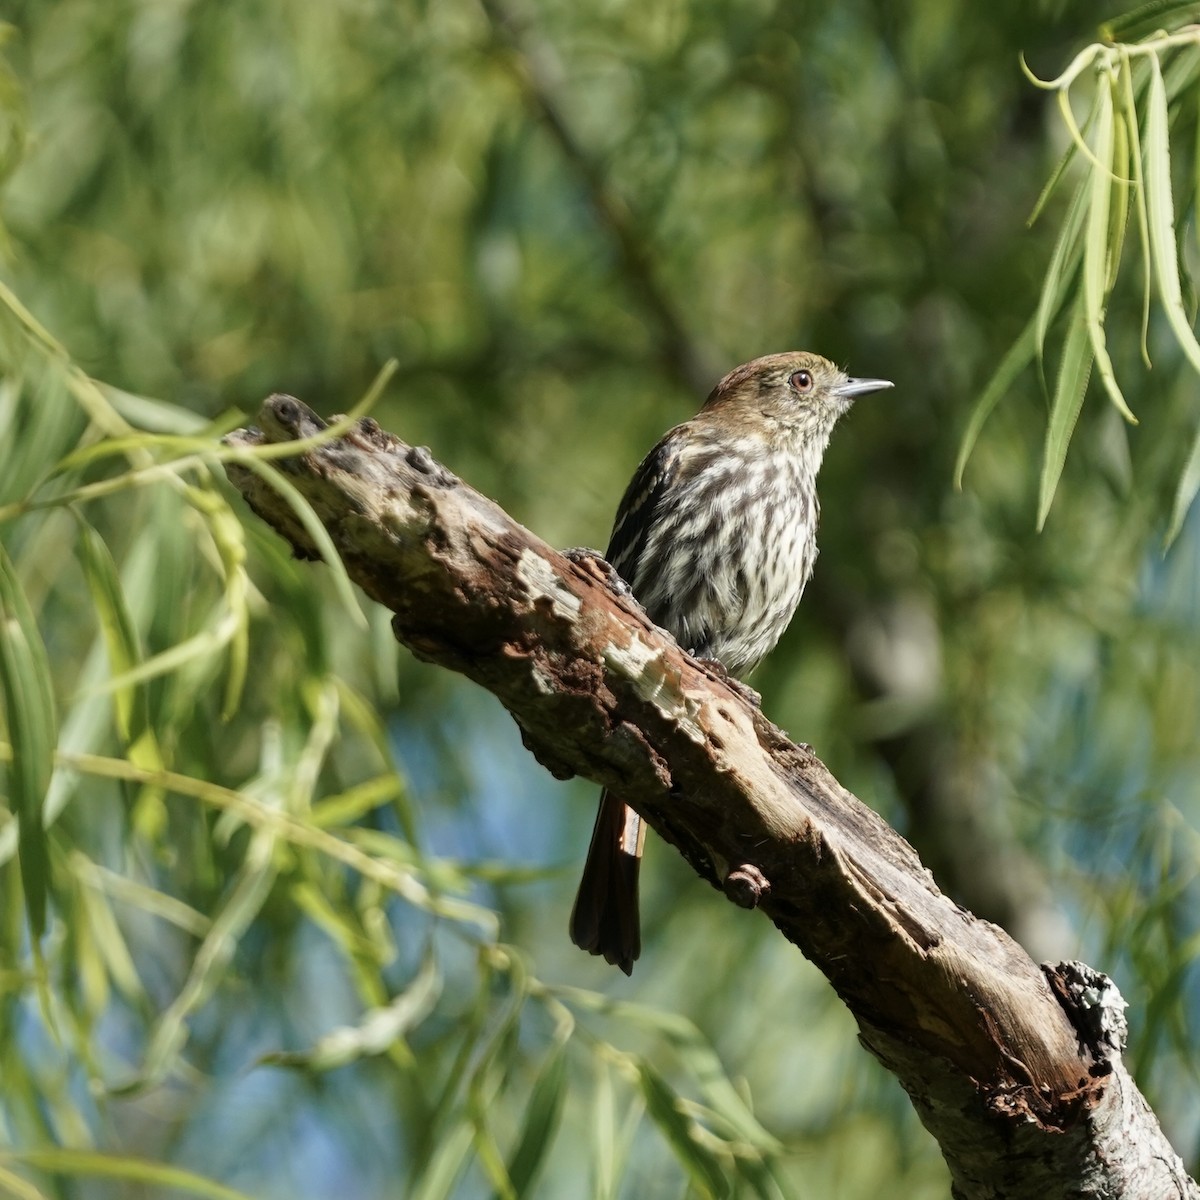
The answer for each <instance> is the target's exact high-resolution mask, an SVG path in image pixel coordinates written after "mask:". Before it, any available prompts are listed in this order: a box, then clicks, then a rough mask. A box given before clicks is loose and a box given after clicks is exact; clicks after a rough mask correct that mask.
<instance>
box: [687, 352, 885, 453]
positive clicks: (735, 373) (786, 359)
mask: <svg viewBox="0 0 1200 1200" xmlns="http://www.w3.org/2000/svg"><path fill="white" fill-rule="evenodd" d="M891 386H892V384H891V381H890V380H887V379H852V378H850V376H848V375H847V374H846V372H845V371H843V370H840V369H839V368H838V367H836V366H834V364H833V363H831V362H830V361H829V360H828V359H827V358H822V357H821V356H820V355H819V354H809V353H808V352H807V351H803V350H795V351H789V352H788V353H786V354H768V355H766V356H765V357H764V358H756V359H754V360H753V361H752V362H748V363H745V364H743V365H742V366H740V367H737V368H735V369H734V370H732V371H730V372H729V374H728V375H726V376H725V378H724V379H722V380H721V382H720V383H718V384H717V386H716V387H715V388H713V390H712V391H711V392H710V393H709V397H708V400H707V401H705V404H704V409H703V412H702V415H705V416H707V415H710V414H711V416H712V417H714V418H716V419H719V420H720V421H721V422H722V423H728V424H734V425H736V426H739V427H741V428H743V429H746V430H747V431H749V430H753V429H757V430H761V431H762V432H764V433H766V434H768V435H770V434H777V433H789V434H796V435H799V436H801V437H806V438H807V437H816V438H820V439H824V438H828V436H829V432H830V430H832V429H833V426H834V423H835V422H836V421H837V419H838V417H840V416H841V415H842V414H843V413H844V412H845V411H846V410H847V409H848V408H849V407H850V405H851V404H853V403H854V400H855V397H857V396H862V395H865V394H866V393H867V392H877V391H880V390H881V389H883V388H890V387H891Z"/></svg>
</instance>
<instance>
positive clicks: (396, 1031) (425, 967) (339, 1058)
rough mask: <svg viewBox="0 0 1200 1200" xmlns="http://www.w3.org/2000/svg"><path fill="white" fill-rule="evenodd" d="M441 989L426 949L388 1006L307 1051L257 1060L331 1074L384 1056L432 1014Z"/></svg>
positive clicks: (328, 1036)
mask: <svg viewBox="0 0 1200 1200" xmlns="http://www.w3.org/2000/svg"><path fill="white" fill-rule="evenodd" d="M441 990H442V975H441V972H440V971H439V970H438V966H437V959H436V957H435V956H434V954H433V952H432V950H429V951H427V952H426V955H425V959H424V961H423V962H422V964H421V969H420V970H419V971H418V972H417V974H416V976H415V977H414V979H413V981H412V982H411V983H410V984H409V985H408V987H406V988H405V989H404V990H403V991H402V992H400V993H399V994H398V995H397V996H396V998H395V999H394V1000H393V1001H392V1002H391V1003H390V1004H387V1005H384V1006H383V1007H381V1008H373V1009H371V1011H370V1012H368V1013H366V1014H365V1015H364V1016H363V1019H362V1020H361V1021H360V1022H359V1023H358V1024H357V1025H345V1026H342V1027H340V1028H338V1029H334V1030H332V1031H331V1032H329V1033H327V1034H325V1036H324V1037H322V1038H321V1039H320V1040H319V1041H318V1042H317V1044H316V1045H315V1046H314V1047H313V1048H312V1050H310V1051H301V1052H288V1051H281V1052H279V1053H276V1054H266V1055H264V1056H263V1057H262V1058H261V1059H260V1060H259V1061H260V1062H261V1063H263V1064H265V1065H273V1066H287V1067H302V1068H304V1069H306V1070H310V1071H332V1070H334V1069H336V1068H337V1067H344V1066H346V1064H347V1063H352V1062H357V1061H358V1060H359V1059H360V1058H364V1057H369V1056H375V1055H380V1054H384V1053H386V1052H387V1051H389V1050H390V1049H391V1048H392V1047H393V1046H394V1045H395V1044H396V1043H397V1042H398V1041H399V1040H400V1039H402V1038H403V1037H404V1035H405V1034H406V1033H408V1031H409V1030H410V1029H413V1028H415V1027H416V1026H417V1025H419V1024H420V1023H421V1022H422V1021H423V1020H424V1019H425V1018H426V1017H427V1016H428V1015H429V1014H430V1013H431V1012H432V1011H433V1008H434V1005H435V1004H436V1003H437V999H438V997H439V996H440V995H441Z"/></svg>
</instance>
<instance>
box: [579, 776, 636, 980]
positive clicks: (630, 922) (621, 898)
mask: <svg viewBox="0 0 1200 1200" xmlns="http://www.w3.org/2000/svg"><path fill="white" fill-rule="evenodd" d="M645 840H646V827H645V825H643V824H642V820H641V818H640V817H639V816H638V815H637V813H635V812H634V811H633V809H631V808H626V807H625V805H624V803H623V802H622V801H621V800H619V799H617V797H616V796H614V795H612V794H611V793H610V792H601V793H600V811H599V812H598V813H597V814H596V827H595V828H594V829H593V830H592V842H591V845H590V846H588V855H587V862H586V863H584V866H583V878H582V879H581V880H580V882H579V892H578V894H577V895H576V897H575V907H574V908H573V909H572V910H571V941H573V942H574V943H575V945H577V946H578V947H579V948H580V949H581V950H586V951H587V952H588V953H589V954H602V955H604V958H605V960H606V961H607V962H610V963H612V964H613V965H614V966H617V967H620V968H621V970H622V971H624V972H625V974H626V975H629V974H632V972H633V964H634V962H635V961H636V960H637V957H638V955H639V954H641V952H642V933H641V927H640V924H639V921H638V868H639V867H640V866H641V863H642V844H643V843H644V842H645Z"/></svg>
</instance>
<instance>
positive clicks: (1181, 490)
mask: <svg viewBox="0 0 1200 1200" xmlns="http://www.w3.org/2000/svg"><path fill="white" fill-rule="evenodd" d="M1197 492H1200V429H1198V430H1197V431H1196V436H1195V437H1194V438H1193V439H1192V449H1191V452H1190V453H1189V454H1188V457H1187V462H1186V463H1185V464H1184V467H1183V474H1182V475H1180V476H1179V484H1178V486H1177V487H1176V488H1175V501H1174V503H1173V504H1172V505H1171V523H1170V525H1169V526H1168V527H1167V536H1166V539H1165V542H1164V545H1165V546H1170V545H1171V543H1172V542H1173V541H1174V540H1175V539H1176V538H1177V537H1178V536H1179V531H1180V530H1181V529H1182V528H1183V523H1184V521H1185V520H1187V515H1188V511H1189V510H1190V509H1191V507H1192V501H1194V500H1195V499H1196V493H1197Z"/></svg>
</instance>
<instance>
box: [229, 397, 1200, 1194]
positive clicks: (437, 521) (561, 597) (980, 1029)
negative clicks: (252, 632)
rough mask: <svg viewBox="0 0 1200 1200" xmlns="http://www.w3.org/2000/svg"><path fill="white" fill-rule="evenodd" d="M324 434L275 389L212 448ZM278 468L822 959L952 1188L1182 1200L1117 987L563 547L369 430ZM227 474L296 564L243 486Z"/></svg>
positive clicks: (511, 697) (515, 695)
mask: <svg viewBox="0 0 1200 1200" xmlns="http://www.w3.org/2000/svg"><path fill="white" fill-rule="evenodd" d="M323 428H325V426H324V422H322V421H321V420H320V418H318V417H317V416H316V415H315V414H314V413H312V411H311V410H309V409H308V408H306V407H305V406H304V405H303V404H301V403H300V402H299V401H297V400H294V399H292V398H290V397H286V396H273V397H271V398H270V399H269V400H267V401H266V402H265V404H264V406H263V408H262V411H261V414H260V428H259V429H252V430H239V431H237V432H235V433H233V434H231V435H229V437H228V438H227V439H226V442H227V444H229V445H231V446H233V447H242V448H247V449H250V448H253V447H255V446H260V445H263V444H266V443H272V442H287V441H291V440H296V439H299V438H302V437H311V436H312V435H314V434H316V433H318V432H319V431H320V430H322V429H323ZM278 465H279V467H280V469H281V470H283V471H285V472H287V474H288V476H289V478H290V479H291V481H292V482H293V483H294V484H295V486H296V487H297V488H298V489H299V490H300V491H301V493H302V494H303V495H304V496H305V497H306V499H307V500H308V501H309V503H310V504H311V505H312V506H313V509H314V510H315V512H316V513H317V515H318V517H319V518H320V520H321V521H322V522H323V523H324V524H325V526H326V527H327V529H328V530H329V533H330V535H331V537H332V539H333V541H334V544H335V545H336V546H337V548H338V551H339V553H340V554H341V556H342V558H343V561H344V562H345V565H346V568H347V570H348V571H349V573H350V576H351V578H353V579H354V580H355V581H356V582H357V583H359V584H360V585H361V586H362V587H363V589H364V590H365V591H366V592H367V593H368V594H369V595H370V596H371V597H372V598H374V599H375V600H377V601H379V602H380V603H381V604H384V605H386V606H387V607H388V608H389V609H390V610H391V611H392V612H393V613H394V614H395V616H394V618H393V622H392V624H393V629H394V631H395V633H396V636H397V638H399V639H400V641H402V642H403V643H404V644H405V645H407V646H408V647H409V648H410V649H411V650H412V651H413V652H414V653H415V654H416V655H417V656H418V657H420V658H422V659H425V660H427V661H430V662H435V663H438V664H440V665H442V666H445V667H449V668H451V669H452V670H455V671H459V672H461V673H462V674H464V675H466V676H468V677H469V678H470V679H473V680H475V681H476V682H477V683H480V684H481V685H482V686H484V687H486V688H487V689H488V690H490V691H492V692H494V693H495V694H496V696H498V697H499V699H500V700H501V702H502V703H503V704H504V705H505V707H506V708H507V709H508V710H509V712H510V713H511V714H512V715H513V717H514V719H515V720H516V722H517V724H518V725H519V726H520V728H521V731H522V736H523V739H524V741H525V744H526V745H527V746H528V747H529V749H530V750H531V751H532V752H533V754H534V755H535V756H536V757H537V758H538V760H539V761H540V762H541V763H542V764H543V765H544V766H545V767H547V769H549V770H550V771H551V772H552V773H553V774H554V775H556V776H558V777H560V778H562V777H567V776H569V775H571V774H580V775H585V776H587V777H588V778H590V779H593V780H595V781H596V782H597V783H600V784H602V785H604V786H606V787H610V788H613V789H614V790H617V791H619V793H620V795H621V796H622V798H624V799H626V800H627V801H628V802H629V803H630V804H631V805H633V806H634V807H635V808H636V809H637V810H638V812H640V813H641V814H642V816H643V817H645V819H646V820H647V821H648V822H649V824H650V825H651V826H652V827H653V828H654V829H655V830H656V831H657V832H658V833H659V834H660V835H661V836H662V837H663V838H664V839H665V840H667V841H668V842H670V843H671V844H673V845H674V846H676V847H677V848H678V849H679V851H680V853H682V854H683V856H684V858H685V859H687V861H688V862H689V863H690V864H691V865H692V867H693V868H694V869H695V870H696V871H697V873H698V874H700V875H701V876H702V877H703V878H705V879H707V880H708V881H709V882H710V883H712V884H713V885H714V886H717V887H720V888H723V889H724V890H725V891H726V892H727V894H728V895H729V896H730V898H731V899H734V900H735V901H736V902H737V903H739V904H741V905H743V906H744V907H757V908H758V909H760V910H761V911H762V912H763V913H764V914H765V915H766V916H767V917H769V918H770V920H771V921H773V922H774V924H775V925H776V927H777V928H778V929H779V930H780V932H781V933H782V934H783V935H784V936H785V937H786V938H787V939H788V940H789V941H791V942H793V943H794V944H795V945H796V946H798V947H799V948H800V949H801V951H802V952H803V953H804V954H805V955H806V957H808V958H809V959H810V960H811V961H812V962H813V963H814V964H816V966H817V967H818V968H820V970H821V971H822V972H824V974H825V975H826V977H827V978H828V979H829V981H830V982H831V983H832V984H833V986H834V988H835V989H836V990H837V993H838V995H839V996H840V997H841V998H842V1000H843V1001H844V1002H845V1004H846V1005H847V1007H848V1008H849V1009H850V1010H851V1012H852V1013H853V1014H854V1016H855V1018H856V1020H857V1021H858V1026H859V1032H860V1038H861V1040H862V1042H863V1044H864V1045H865V1046H866V1047H867V1049H869V1050H870V1051H871V1052H872V1053H873V1054H874V1055H875V1056H876V1057H877V1058H878V1059H879V1060H880V1061H881V1062H882V1063H883V1064H884V1065H885V1066H886V1067H887V1068H888V1069H889V1070H891V1071H892V1072H893V1073H894V1074H895V1075H896V1076H897V1078H898V1079H899V1080H900V1082H901V1084H902V1085H903V1086H904V1088H905V1089H906V1091H907V1092H908V1094H909V1096H910V1097H911V1098H912V1101H913V1104H914V1105H915V1106H916V1108H917V1111H918V1113H919V1114H920V1116H921V1120H922V1121H923V1122H924V1124H925V1126H926V1127H927V1128H928V1129H929V1131H930V1132H931V1133H932V1134H933V1136H934V1137H935V1138H936V1139H937V1141H938V1144H939V1145H940V1147H941V1150H942V1153H943V1155H944V1157H945V1159H946V1162H947V1163H948V1165H949V1167H950V1172H951V1175H952V1177H953V1180H954V1195H955V1196H956V1197H960V1198H962V1200H984V1198H987V1200H996V1198H999V1197H1005V1198H1006V1200H1011V1198H1016V1197H1030V1198H1031V1200H1033V1198H1036V1200H1044V1197H1045V1196H1047V1195H1071V1196H1078V1197H1093V1196H1094V1197H1100V1196H1103V1197H1106V1198H1114V1197H1128V1198H1130V1200H1133V1198H1135V1197H1136V1198H1137V1200H1143V1198H1145V1197H1151V1196H1153V1197H1191V1198H1193V1200H1200V1189H1197V1187H1196V1185H1195V1184H1194V1183H1193V1182H1192V1181H1191V1180H1190V1179H1189V1178H1188V1177H1187V1175H1186V1173H1185V1171H1184V1168H1183V1165H1182V1163H1181V1162H1180V1160H1179V1158H1178V1156H1177V1155H1176V1154H1175V1153H1174V1151H1173V1150H1172V1149H1171V1147H1170V1146H1169V1144H1168V1143H1167V1141H1166V1139H1165V1137H1164V1136H1163V1134H1162V1131H1161V1129H1160V1128H1159V1126H1158V1123H1157V1121H1156V1120H1155V1119H1154V1116H1153V1113H1152V1112H1151V1111H1150V1109H1149V1107H1148V1106H1147V1105H1146V1103H1145V1101H1144V1100H1143V1098H1142V1096H1141V1095H1140V1093H1139V1092H1138V1089H1137V1086H1136V1084H1135V1083H1134V1082H1133V1079H1132V1078H1131V1077H1130V1075H1129V1073H1128V1071H1127V1070H1126V1068H1125V1065H1124V1063H1123V1060H1122V1057H1121V1048H1122V1046H1123V1044H1124V1020H1123V1017H1122V1016H1121V1012H1122V1009H1123V1007H1124V1005H1123V1002H1122V1001H1121V1000H1120V997H1119V995H1118V993H1117V991H1116V988H1115V987H1114V986H1113V985H1112V983H1111V982H1110V981H1109V980H1107V979H1106V978H1105V977H1104V976H1103V975H1100V974H1099V973H1097V972H1092V971H1091V970H1090V969H1089V968H1087V967H1084V966H1082V964H1074V963H1065V964H1060V965H1059V966H1057V967H1053V968H1046V970H1045V971H1043V970H1042V969H1039V967H1038V966H1037V965H1035V964H1034V963H1033V961H1032V960H1031V959H1030V958H1029V957H1028V955H1026V954H1025V952H1024V951H1023V950H1021V948H1020V947H1019V946H1018V945H1017V944H1016V943H1015V942H1014V941H1013V940H1012V939H1011V938H1010V937H1009V936H1008V935H1007V934H1005V933H1004V932H1003V930H1001V929H999V928H997V927H996V926H994V925H990V924H988V923H986V922H984V921H980V920H978V919H976V918H975V917H973V916H972V915H971V914H970V913H968V912H966V911H964V910H963V909H961V908H959V907H958V906H956V905H955V904H954V903H953V902H952V901H950V900H949V899H948V898H947V897H945V896H944V895H942V893H941V892H939V890H938V889H937V887H936V885H935V884H934V882H933V879H932V877H931V876H930V875H929V873H928V872H927V871H926V870H925V869H924V868H923V867H922V865H921V863H920V861H919V860H918V858H917V856H916V853H915V852H914V851H913V849H912V848H911V847H910V846H909V845H908V843H907V842H905V841H904V840H903V839H902V838H901V837H900V836H899V835H898V834H896V833H895V832H894V831H893V830H892V829H891V828H890V827H889V826H888V825H887V824H886V823H885V822H884V821H883V820H882V818H880V817H879V816H878V815H877V814H876V813H875V812H873V811H872V810H871V809H870V808H868V807H867V806H866V805H864V804H862V803H861V802H860V801H858V800H857V799H856V798H855V797H854V796H852V795H851V794H850V793H849V792H847V791H846V789H845V788H843V787H842V786H841V785H840V784H839V783H838V781H837V780H836V779H834V777H833V776H832V775H831V774H830V772H829V771H828V770H827V769H826V767H825V766H824V764H822V763H821V761H820V760H819V759H818V758H817V757H816V756H815V755H814V754H813V753H812V751H811V750H810V749H809V748H808V747H807V746H800V745H796V744H794V743H792V742H791V741H789V740H788V738H787V737H786V736H785V735H784V734H783V732H782V731H780V730H779V729H777V728H776V727H775V726H774V725H772V724H771V723H770V722H769V721H768V720H767V719H766V717H764V716H763V715H762V713H761V712H758V711H756V710H755V709H753V708H752V707H751V706H750V705H748V704H747V703H746V702H745V701H744V700H743V699H742V698H741V697H740V696H739V695H738V694H737V693H736V692H735V691H734V690H733V689H732V688H731V687H730V686H729V685H728V684H727V683H725V682H724V681H723V680H722V679H721V678H720V677H719V676H718V675H716V674H714V672H713V671H712V670H711V669H710V668H708V667H706V666H705V665H704V664H703V663H700V662H698V661H696V660H695V659H693V658H691V657H690V656H689V655H688V654H686V653H685V652H684V651H683V650H681V649H680V648H679V646H677V645H676V644H675V642H674V641H672V639H671V638H670V637H669V636H668V635H667V634H666V633H665V632H664V631H662V630H661V629H658V628H656V627H655V626H654V625H652V624H651V623H650V622H649V620H648V619H647V618H646V616H645V614H644V613H643V612H642V611H641V610H640V609H639V608H638V607H637V605H636V604H635V603H633V602H632V601H630V600H629V599H626V598H624V597H622V596H621V595H618V594H617V593H615V592H614V591H613V590H611V589H610V587H609V586H608V584H607V579H606V575H605V572H604V571H603V570H602V569H601V568H600V566H599V565H598V564H596V563H595V562H591V561H588V560H586V559H585V560H583V561H579V562H575V561H571V560H569V559H568V558H566V557H564V556H563V555H562V554H560V553H559V552H558V551H556V550H554V549H552V548H551V547H550V546H548V545H546V543H544V542H543V541H541V540H540V539H539V538H537V537H536V536H534V535H533V534H532V533H530V532H529V531H528V530H526V529H524V528H522V527H521V526H520V525H518V524H517V523H516V522H514V521H513V520H512V519H511V518H510V517H509V516H508V515H507V514H505V513H504V512H503V511H502V510H501V509H500V508H499V507H498V506H497V505H495V504H493V503H492V502H491V501H490V500H488V499H486V498H485V497H483V496H481V495H480V494H479V493H477V492H475V491H473V490H472V489H471V488H469V487H468V486H467V485H466V484H464V483H462V482H461V481H460V480H459V479H457V478H456V477H455V476H454V475H452V474H451V473H450V472H448V471H447V470H445V468H443V467H441V466H440V465H439V464H438V463H436V462H435V461H434V460H433V459H432V458H431V457H430V455H429V453H428V452H427V451H425V450H423V449H420V448H413V447H410V446H408V445H406V444H405V443H404V442H402V441H400V440H399V439H398V438H395V437H393V436H391V435H390V434H387V433H385V432H383V431H382V430H381V429H380V428H379V426H378V425H377V424H376V423H375V422H374V421H371V420H365V421H360V422H358V423H357V424H355V425H354V426H353V427H352V428H351V429H350V431H349V432H348V433H347V434H346V435H345V436H343V437H340V438H333V439H331V440H329V441H327V442H325V443H323V444H321V445H319V446H317V447H316V448H311V449H308V450H307V451H306V452H303V453H301V454H299V455H297V456H295V457H291V458H286V459H282V460H278ZM228 472H229V476H230V478H231V479H232V481H233V482H234V484H235V485H236V486H237V487H238V488H239V490H241V492H242V493H243V494H244V495H245V497H246V499H247V500H248V502H249V503H250V505H251V507H252V508H253V509H254V510H255V511H256V512H257V513H258V514H259V515H260V516H261V517H263V519H264V520H266V521H267V522H268V523H269V524H271V525H272V526H273V527H274V528H275V529H276V530H277V531H278V532H279V533H281V534H282V535H283V536H284V537H285V538H286V539H287V540H288V541H289V542H290V543H291V544H292V546H293V548H294V550H295V552H296V553H297V554H298V555H300V556H301V557H305V558H313V557H316V555H317V550H316V547H315V545H314V544H313V542H312V540H311V539H310V537H309V535H308V534H307V533H306V531H305V530H304V527H303V525H302V523H301V522H300V521H299V519H298V518H297V517H296V515H295V513H294V512H293V511H292V509H291V508H290V507H289V506H288V503H287V501H286V500H284V499H283V498H282V497H281V496H280V495H279V494H278V493H276V492H275V491H274V490H272V489H271V487H270V486H269V484H268V483H267V482H266V481H265V480H264V479H263V477H262V476H260V475H257V474H255V473H253V472H252V471H250V470H249V469H248V468H246V467H245V466H243V465H239V464H238V463H236V462H231V463H229V464H228ZM564 936H565V935H564ZM746 1002H747V1003H753V998H752V997H747V1001H746Z"/></svg>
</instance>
